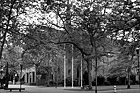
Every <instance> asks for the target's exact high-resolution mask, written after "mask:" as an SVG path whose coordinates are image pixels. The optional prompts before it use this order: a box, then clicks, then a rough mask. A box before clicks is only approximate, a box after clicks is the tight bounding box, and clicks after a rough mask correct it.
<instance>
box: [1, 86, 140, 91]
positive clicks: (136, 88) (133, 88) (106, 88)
mask: <svg viewBox="0 0 140 93" xmlns="http://www.w3.org/2000/svg"><path fill="white" fill-rule="evenodd" d="M9 87H16V88H17V87H19V85H9ZM22 87H23V88H25V90H23V91H22V93H95V92H94V88H95V87H93V90H90V91H89V90H82V89H81V88H80V87H74V88H72V87H66V88H64V87H57V88H56V87H44V86H29V85H22ZM16 92H19V91H17V90H14V91H12V92H10V91H9V90H3V89H0V93H16ZM98 93H114V87H113V86H98ZM116 93H140V89H139V86H138V85H132V86H131V89H127V88H126V86H117V92H116Z"/></svg>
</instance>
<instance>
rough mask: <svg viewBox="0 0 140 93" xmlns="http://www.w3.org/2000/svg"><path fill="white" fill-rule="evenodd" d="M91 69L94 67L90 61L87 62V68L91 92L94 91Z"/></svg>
mask: <svg viewBox="0 0 140 93" xmlns="http://www.w3.org/2000/svg"><path fill="white" fill-rule="evenodd" d="M91 67H92V64H91V61H90V60H88V62H87V68H88V83H89V90H91V89H92V78H91Z"/></svg>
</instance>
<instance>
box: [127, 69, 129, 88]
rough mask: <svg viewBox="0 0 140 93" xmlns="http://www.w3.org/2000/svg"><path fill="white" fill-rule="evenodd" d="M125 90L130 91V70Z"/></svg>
mask: <svg viewBox="0 0 140 93" xmlns="http://www.w3.org/2000/svg"><path fill="white" fill-rule="evenodd" d="M127 88H128V89H130V69H128V83H127Z"/></svg>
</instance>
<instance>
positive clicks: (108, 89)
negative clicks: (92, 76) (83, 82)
mask: <svg viewBox="0 0 140 93" xmlns="http://www.w3.org/2000/svg"><path fill="white" fill-rule="evenodd" d="M130 89H137V88H130ZM64 90H67V91H95V89H91V90H88V89H64ZM110 90H112V91H114V90H113V89H112V88H106V89H98V91H110ZM117 90H129V89H127V88H118V89H117Z"/></svg>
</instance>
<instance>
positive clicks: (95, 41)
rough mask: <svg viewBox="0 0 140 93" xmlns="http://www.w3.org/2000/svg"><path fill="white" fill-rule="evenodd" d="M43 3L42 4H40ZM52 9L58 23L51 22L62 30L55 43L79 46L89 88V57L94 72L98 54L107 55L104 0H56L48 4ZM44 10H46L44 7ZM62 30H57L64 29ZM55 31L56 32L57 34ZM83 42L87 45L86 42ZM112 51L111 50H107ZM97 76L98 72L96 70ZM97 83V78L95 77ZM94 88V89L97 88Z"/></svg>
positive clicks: (107, 32) (105, 3) (107, 33)
mask: <svg viewBox="0 0 140 93" xmlns="http://www.w3.org/2000/svg"><path fill="white" fill-rule="evenodd" d="M42 6H44V4H43V5H42ZM49 6H50V7H49V8H50V11H51V12H54V13H55V15H56V16H57V18H58V19H57V20H59V23H60V24H55V23H52V22H51V24H52V25H53V26H55V27H57V28H58V29H63V30H64V31H65V33H64V38H65V39H61V38H60V40H59V41H58V42H54V43H55V44H73V45H74V47H76V48H77V49H79V51H80V52H81V54H82V57H83V58H84V59H85V61H86V62H87V64H88V65H87V68H88V75H89V86H90V89H91V86H92V84H91V59H94V60H95V63H96V64H95V65H96V66H95V69H96V72H97V60H98V59H99V58H100V57H101V56H103V55H104V56H105V55H107V52H108V51H109V50H108V51H107V50H106V49H107V47H106V46H109V45H107V42H108V41H107V39H106V38H107V36H108V35H109V34H110V33H111V32H109V31H108V30H106V25H105V24H107V20H106V17H107V16H106V14H107V13H106V11H105V12H102V11H103V10H104V9H105V6H108V4H107V2H105V1H100V2H99V1H98V0H95V2H92V1H85V2H83V1H77V2H69V1H67V2H65V1H56V2H53V3H52V4H49ZM43 9H44V10H45V11H48V10H47V9H46V8H45V6H44V7H43ZM63 30H61V31H60V33H61V32H62V31H63ZM56 34H57V33H56ZM85 44H86V45H85ZM110 51H111V49H110ZM96 75H97V73H96ZM96 82H97V78H96ZM96 91H97V88H96Z"/></svg>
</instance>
